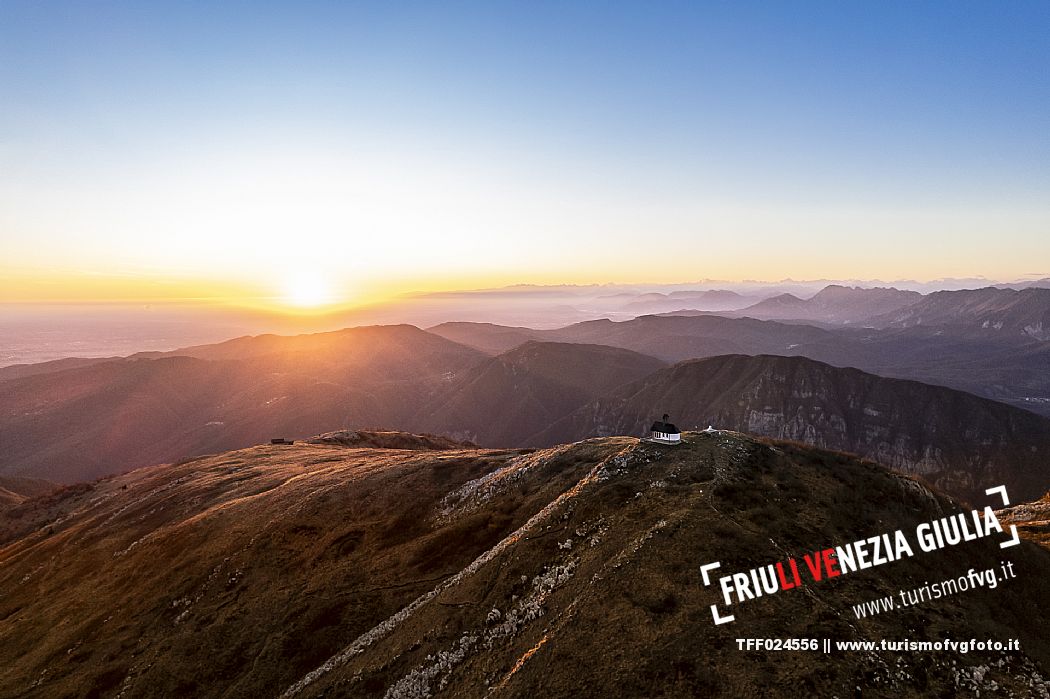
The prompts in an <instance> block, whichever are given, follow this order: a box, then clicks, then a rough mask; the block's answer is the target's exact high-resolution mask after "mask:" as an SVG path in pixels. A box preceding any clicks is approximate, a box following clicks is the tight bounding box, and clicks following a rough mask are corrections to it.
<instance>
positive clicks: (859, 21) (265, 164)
mask: <svg viewBox="0 0 1050 699" xmlns="http://www.w3.org/2000/svg"><path fill="white" fill-rule="evenodd" d="M1048 30H1050V3H1046V2H1031V3H1028V2H1009V3H992V2H965V1H962V2H960V1H953V2H944V3H937V2H926V3H913V2H869V3H839V2H826V3H816V2H801V1H799V2H774V3H770V2H762V3H749V2H681V3H679V2H637V3H621V2H550V3H548V2H537V1H531V2H521V3H513V2H478V3H459V2H449V3H424V2H380V3H366V2H355V3H348V2H332V3H325V2H294V3H293V2H287V3H277V2H224V3H203V2H202V3H194V2H178V3H134V2H90V3H85V2H68V3H59V2H47V1H40V0H33V1H22V0H0V301H5V300H6V301H41V300H63V301H69V300H74V301H100V300H102V301H105V300H112V299H124V300H129V299H130V300H164V299H185V298H194V299H198V298H202V299H218V300H221V301H222V302H229V303H244V304H251V303H262V304H267V303H271V304H277V305H285V306H288V307H304V308H306V307H311V306H315V305H321V304H327V303H348V304H354V303H366V302H375V301H377V300H380V299H382V298H386V297H390V296H392V295H396V294H401V293H405V292H408V291H427V290H441V289H462V288H479V287H486V286H498V285H502V284H514V283H541V284H542V283H603V282H620V283H634V282H685V281H689V280H693V279H701V278H715V279H768V280H776V279H783V278H787V277H792V278H795V279H816V278H832V279H850V278H852V279H882V280H894V279H909V278H910V279H935V278H940V277H951V276H955V277H969V276H985V277H988V278H993V279H1003V280H1006V279H1015V278H1019V277H1022V276H1027V275H1042V276H1047V275H1050V70H1048V66H1050V41H1048V40H1047V39H1046V37H1047V32H1048Z"/></svg>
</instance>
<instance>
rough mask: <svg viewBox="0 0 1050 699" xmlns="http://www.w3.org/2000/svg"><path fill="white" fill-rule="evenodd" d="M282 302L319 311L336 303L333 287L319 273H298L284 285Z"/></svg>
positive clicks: (286, 280) (288, 278) (290, 277)
mask: <svg viewBox="0 0 1050 699" xmlns="http://www.w3.org/2000/svg"><path fill="white" fill-rule="evenodd" d="M282 292H283V293H282V294H281V302H282V303H283V304H285V305H287V306H292V307H294V308H298V309H319V308H321V307H324V306H330V305H332V304H334V303H335V302H336V298H335V294H334V292H333V290H332V285H331V284H330V283H329V282H328V280H326V279H325V278H324V277H323V276H321V275H319V274H317V273H310V272H298V273H296V274H294V275H291V276H289V277H287V278H286V279H285V280H284V282H283V284H282Z"/></svg>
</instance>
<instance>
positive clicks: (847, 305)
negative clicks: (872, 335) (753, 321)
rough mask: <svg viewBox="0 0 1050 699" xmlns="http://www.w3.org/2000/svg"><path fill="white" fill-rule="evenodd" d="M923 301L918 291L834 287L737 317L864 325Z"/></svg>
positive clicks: (760, 306) (774, 301)
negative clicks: (873, 318) (869, 319)
mask: <svg viewBox="0 0 1050 699" xmlns="http://www.w3.org/2000/svg"><path fill="white" fill-rule="evenodd" d="M920 299H922V294H920V293H918V292H916V291H901V290H900V289H892V288H875V289H861V288H859V287H848V286H839V285H835V284H832V285H830V286H826V287H824V288H823V289H822V290H821V291H819V292H817V294H816V295H814V296H813V297H811V298H808V299H800V298H798V297H797V296H794V295H792V294H781V295H780V296H775V297H773V298H770V299H766V300H764V301H760V302H758V303H756V304H755V305H753V306H748V307H747V308H744V309H741V310H739V311H736V312H735V313H734V314H733V315H736V316H746V317H749V318H758V319H761V320H811V321H818V322H822V323H836V324H841V323H861V322H863V321H865V320H867V319H868V318H871V317H872V316H878V315H882V314H885V313H889V312H891V311H895V310H898V309H901V308H904V307H906V306H909V305H911V304H914V303H916V302H918V301H919V300H920Z"/></svg>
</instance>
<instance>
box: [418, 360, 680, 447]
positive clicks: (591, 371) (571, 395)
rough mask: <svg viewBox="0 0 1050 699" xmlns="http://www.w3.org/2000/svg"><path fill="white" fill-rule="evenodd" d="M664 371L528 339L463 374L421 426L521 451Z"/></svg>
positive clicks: (657, 364) (648, 363) (654, 364)
mask: <svg viewBox="0 0 1050 699" xmlns="http://www.w3.org/2000/svg"><path fill="white" fill-rule="evenodd" d="M664 366H665V364H664V362H661V361H660V360H658V359H655V358H654V357H650V356H647V355H643V354H638V353H637V352H631V351H630V350H625V349H619V348H615V347H606V346H603V345H582V344H566V343H550V342H527V343H525V344H524V345H521V346H519V347H517V348H515V349H513V350H511V351H509V352H505V353H504V354H501V355H499V356H498V357H494V358H493V359H491V360H489V361H487V362H484V363H482V364H480V365H478V366H476V367H473V368H471V369H468V370H466V371H464V372H461V373H460V374H459V375H458V376H457V377H456V378H455V380H454V381H453V382H452V383H451V384H450V385H449V386H448V388H447V390H445V391H443V392H442V393H441V394H440V397H439V398H438V400H436V401H435V402H434V403H433V404H432V405H431V406H429V407H428V408H427V410H426V413H427V415H426V417H423V418H422V419H421V420H420V421H419V422H420V425H421V429H424V430H426V431H428V432H438V433H442V434H449V435H452V436H453V437H456V438H461V439H469V440H471V441H474V442H478V443H480V444H485V445H488V446H492V445H501V446H521V445H523V444H524V443H525V442H524V438H526V437H528V436H531V435H533V434H535V433H536V432H539V431H541V430H544V429H546V428H547V427H549V426H550V425H551V424H553V423H554V422H555V421H557V420H558V419H559V418H561V417H563V416H565V415H568V414H569V413H570V412H572V411H573V410H575V409H576V408H578V407H580V406H581V405H584V404H585V403H587V402H588V401H591V400H593V399H595V398H597V397H598V396H599V395H601V394H603V393H605V392H607V391H610V390H612V389H614V388H616V387H617V386H620V385H622V384H625V383H628V382H630V381H634V380H636V379H639V378H641V377H643V376H646V375H648V374H651V373H652V372H654V371H656V370H657V369H660V368H662V367H664Z"/></svg>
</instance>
